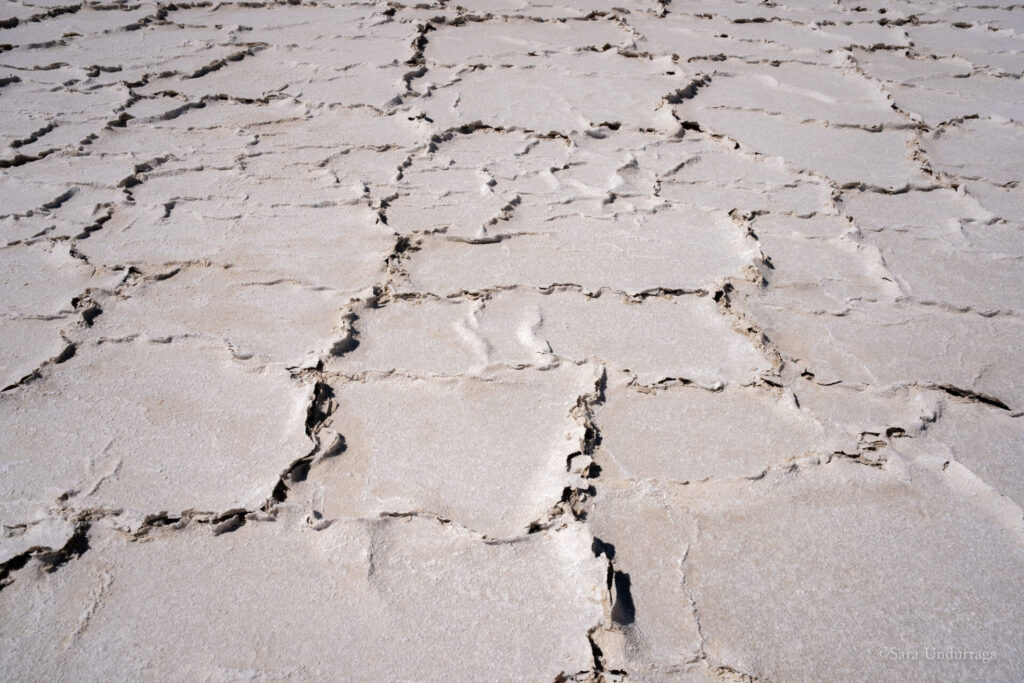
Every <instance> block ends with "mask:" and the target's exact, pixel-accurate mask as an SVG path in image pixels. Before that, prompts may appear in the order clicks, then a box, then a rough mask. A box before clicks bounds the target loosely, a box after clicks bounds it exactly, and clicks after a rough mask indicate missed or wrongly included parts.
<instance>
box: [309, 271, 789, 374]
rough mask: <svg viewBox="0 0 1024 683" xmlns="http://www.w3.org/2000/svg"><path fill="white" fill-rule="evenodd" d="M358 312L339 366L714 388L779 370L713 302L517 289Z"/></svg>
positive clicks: (335, 360)
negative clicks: (519, 371)
mask: <svg viewBox="0 0 1024 683" xmlns="http://www.w3.org/2000/svg"><path fill="white" fill-rule="evenodd" d="M354 312H355V313H356V315H357V316H358V317H357V319H356V321H355V323H354V327H355V330H356V333H357V339H358V345H356V346H355V348H353V349H351V350H350V351H348V352H346V353H345V354H344V355H342V356H340V357H336V358H333V359H332V360H331V362H330V363H329V367H330V368H336V369H338V370H341V371H345V372H361V371H365V370H377V371H386V370H392V369H394V370H400V371H405V372H414V373H417V374H464V373H472V372H485V371H486V369H487V368H488V367H490V366H493V365H512V366H516V365H535V366H546V365H548V364H550V363H551V362H552V360H553V359H555V358H561V359H565V360H570V361H577V362H578V361H585V360H593V361H595V362H598V363H602V364H604V365H606V366H608V367H609V368H610V369H613V370H624V371H628V372H630V373H632V374H635V375H636V377H637V381H639V382H640V383H642V384H653V383H655V382H657V381H659V380H662V379H665V378H668V377H675V378H686V379H689V380H691V381H694V382H698V383H701V384H704V385H707V386H710V385H714V384H718V383H723V384H725V383H728V384H732V383H739V384H742V383H747V382H751V381H753V380H754V378H756V377H757V376H758V375H759V374H762V373H767V372H769V371H770V369H771V368H770V364H769V363H768V361H767V360H766V359H765V357H764V356H763V355H762V354H761V353H760V352H759V351H758V350H757V348H756V347H755V346H754V344H753V341H752V340H751V339H750V338H749V337H747V336H745V335H743V334H742V333H740V332H738V331H737V330H736V329H734V326H733V321H732V320H731V319H730V318H729V317H728V316H726V315H725V314H724V313H723V312H722V311H720V310H719V308H718V305H717V304H716V303H715V301H714V300H713V299H712V298H711V297H710V296H704V297H698V296H680V297H651V298H647V299H643V300H640V301H636V300H631V299H628V298H626V297H623V296H622V295H619V294H616V293H614V292H604V293H602V294H601V296H599V297H596V298H591V297H587V296H585V295H584V294H582V293H581V292H579V291H575V290H572V289H555V290H554V291H551V292H550V293H543V292H538V291H536V290H521V289H516V290H512V291H507V292H495V293H494V294H493V295H491V296H490V297H488V298H487V299H485V300H481V301H475V302H474V301H455V300H445V299H426V300H422V301H415V300H397V301H393V302H391V303H389V304H387V305H385V306H381V307H357V308H355V309H354Z"/></svg>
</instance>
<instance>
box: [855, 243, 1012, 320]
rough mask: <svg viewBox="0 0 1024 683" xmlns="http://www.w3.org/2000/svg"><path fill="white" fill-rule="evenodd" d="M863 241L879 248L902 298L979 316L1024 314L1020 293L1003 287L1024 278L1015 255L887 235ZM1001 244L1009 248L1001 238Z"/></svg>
mask: <svg viewBox="0 0 1024 683" xmlns="http://www.w3.org/2000/svg"><path fill="white" fill-rule="evenodd" d="M868 241H869V242H870V243H872V244H874V245H876V246H877V247H878V249H879V251H880V253H881V256H882V258H883V259H885V265H886V268H887V269H888V270H889V272H891V273H892V275H893V277H894V278H895V280H896V282H897V283H899V285H900V288H901V289H902V290H903V292H904V293H905V294H906V295H907V296H911V297H914V298H915V299H919V300H922V301H927V302H936V303H942V304H949V305H950V306H954V307H957V308H972V309H974V310H977V311H979V312H995V311H1013V312H1021V311H1024V291H1021V289H1020V288H1018V287H1008V286H1007V283H1010V282H1019V281H1021V279H1022V278H1024V259H1022V258H1021V256H1020V255H1018V254H1006V253H1002V254H1000V253H998V252H996V253H993V252H991V251H987V250H984V249H971V248H969V247H967V246H960V245H950V244H949V241H947V240H942V239H935V238H922V239H915V238H914V237H912V236H911V235H908V234H901V233H890V232H887V233H878V234H875V235H871V236H869V237H868ZM1000 242H1003V243H1004V244H1009V245H1013V242H1012V241H1010V240H1008V239H1005V237H1004V240H1000Z"/></svg>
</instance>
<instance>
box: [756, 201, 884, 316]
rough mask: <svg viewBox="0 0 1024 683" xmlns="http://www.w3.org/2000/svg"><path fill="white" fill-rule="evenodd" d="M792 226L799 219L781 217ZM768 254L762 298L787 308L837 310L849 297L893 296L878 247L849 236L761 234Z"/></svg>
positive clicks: (799, 223)
mask: <svg viewBox="0 0 1024 683" xmlns="http://www.w3.org/2000/svg"><path fill="white" fill-rule="evenodd" d="M779 222H780V223H782V224H787V223H789V224H792V225H793V226H794V228H795V229H796V230H799V229H801V227H802V225H803V224H804V223H805V221H804V220H801V219H792V220H789V221H786V220H781V221H779ZM760 242H761V250H762V251H763V252H764V253H765V254H766V255H767V256H768V257H769V258H770V259H771V264H772V267H771V269H769V270H768V271H767V272H766V273H765V278H766V279H767V280H768V282H769V286H768V289H767V290H766V291H765V293H764V296H765V300H767V301H770V302H772V303H774V304H776V305H780V306H786V307H787V308H793V309H800V310H811V311H830V312H842V311H843V310H845V309H846V307H847V306H848V305H849V304H850V302H852V301H860V300H868V301H892V300H894V299H896V298H897V297H898V296H899V295H900V293H901V292H900V288H899V287H898V286H897V285H896V283H894V282H893V276H892V274H891V272H890V270H889V269H888V268H887V265H888V264H887V263H886V261H884V260H883V258H882V256H881V255H880V254H879V252H878V249H877V248H876V247H874V246H873V245H872V244H871V243H867V244H864V243H862V242H860V241H858V240H856V239H854V238H852V237H848V236H844V237H840V238H837V239H820V238H818V237H810V238H808V237H804V236H803V235H793V234H790V235H774V234H764V235H761V236H760Z"/></svg>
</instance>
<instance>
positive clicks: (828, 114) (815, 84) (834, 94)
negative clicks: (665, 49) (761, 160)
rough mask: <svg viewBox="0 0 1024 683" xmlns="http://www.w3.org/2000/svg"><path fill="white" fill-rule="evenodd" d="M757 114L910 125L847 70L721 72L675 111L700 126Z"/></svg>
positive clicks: (734, 67) (736, 68) (727, 68)
mask: <svg viewBox="0 0 1024 683" xmlns="http://www.w3.org/2000/svg"><path fill="white" fill-rule="evenodd" d="M717 108H724V109H743V110H759V111H763V112H766V113H769V114H776V115H783V116H785V117H787V118H788V119H791V120H793V121H800V122H802V121H818V122H828V123H830V124H837V125H860V126H873V125H886V124H889V125H894V124H895V125H900V124H902V125H906V124H907V119H906V118H904V117H902V116H900V115H899V114H898V113H897V112H895V111H893V109H892V106H891V104H890V102H889V101H888V95H887V94H886V93H885V92H884V91H883V90H882V88H880V87H879V85H878V84H877V83H875V82H872V81H871V80H870V79H868V78H865V77H864V76H863V75H861V74H858V73H856V72H854V71H853V70H846V69H829V68H823V67H821V66H820V65H813V64H801V63H798V62H788V63H785V64H779V65H778V66H771V65H768V64H753V65H751V64H745V63H743V62H728V63H726V64H723V65H721V66H719V67H717V68H716V69H715V70H714V72H713V73H711V75H710V82H709V83H708V84H706V85H704V86H702V87H701V88H700V89H699V90H698V91H697V93H696V94H695V95H694V97H693V98H692V99H689V100H686V101H685V102H683V103H682V104H680V105H678V106H677V107H676V111H677V112H678V113H679V115H680V116H681V117H682V118H684V119H689V120H694V121H700V120H701V118H702V117H703V113H704V111H706V110H708V109H717Z"/></svg>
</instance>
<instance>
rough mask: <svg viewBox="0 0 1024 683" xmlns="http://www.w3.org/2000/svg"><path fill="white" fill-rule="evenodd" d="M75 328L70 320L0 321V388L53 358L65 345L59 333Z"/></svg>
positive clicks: (24, 376) (28, 373)
mask: <svg viewBox="0 0 1024 683" xmlns="http://www.w3.org/2000/svg"><path fill="white" fill-rule="evenodd" d="M75 325H76V321H75V320H74V319H73V318H57V319H53V320H40V319H38V318H0V389H4V388H6V387H10V386H12V385H14V384H16V383H17V382H18V381H20V380H22V379H24V378H26V377H28V376H29V375H31V374H32V373H33V372H35V371H36V369H37V368H39V366H40V365H41V364H43V363H44V362H46V361H48V360H50V359H54V358H57V357H58V356H60V355H61V354H62V353H63V352H64V351H65V349H67V346H68V343H67V341H65V340H64V339H63V338H62V336H61V333H62V332H64V331H65V330H67V331H71V330H73V328H74V327H75Z"/></svg>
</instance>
